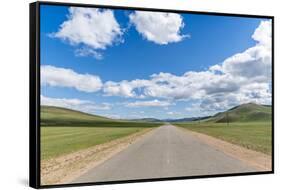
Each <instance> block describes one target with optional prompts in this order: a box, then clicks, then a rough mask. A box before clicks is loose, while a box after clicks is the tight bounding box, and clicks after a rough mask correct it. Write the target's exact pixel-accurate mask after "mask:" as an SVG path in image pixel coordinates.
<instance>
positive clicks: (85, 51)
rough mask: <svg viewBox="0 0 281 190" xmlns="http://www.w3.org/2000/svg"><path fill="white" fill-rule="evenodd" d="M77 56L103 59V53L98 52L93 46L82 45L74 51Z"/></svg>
mask: <svg viewBox="0 0 281 190" xmlns="http://www.w3.org/2000/svg"><path fill="white" fill-rule="evenodd" d="M74 54H75V56H77V57H94V58H96V59H98V60H101V59H103V55H102V54H101V53H100V52H97V51H95V50H93V49H91V48H87V47H82V48H78V49H76V50H75V51H74Z"/></svg>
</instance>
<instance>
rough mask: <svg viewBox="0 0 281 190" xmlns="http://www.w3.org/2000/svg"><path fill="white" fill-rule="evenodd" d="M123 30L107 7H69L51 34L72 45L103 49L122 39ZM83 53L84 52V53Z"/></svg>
mask: <svg viewBox="0 0 281 190" xmlns="http://www.w3.org/2000/svg"><path fill="white" fill-rule="evenodd" d="M122 34H123V30H122V28H121V27H120V25H119V23H118V22H117V20H116V19H115V17H114V13H113V11H111V10H108V9H97V8H79V7H70V8H69V14H68V16H67V20H65V21H64V22H63V23H62V24H61V25H60V28H59V29H58V31H57V32H55V33H52V34H51V36H52V37H55V38H59V39H62V40H64V41H66V42H68V43H70V44H71V45H73V46H77V45H82V46H86V47H87V48H91V49H94V50H99V49H101V50H104V49H106V48H107V47H108V46H112V45H113V44H114V43H119V42H121V41H122ZM84 55H85V54H84Z"/></svg>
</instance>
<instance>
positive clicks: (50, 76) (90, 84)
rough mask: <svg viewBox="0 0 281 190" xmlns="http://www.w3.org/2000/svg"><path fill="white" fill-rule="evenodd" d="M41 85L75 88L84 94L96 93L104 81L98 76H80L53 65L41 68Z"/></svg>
mask: <svg viewBox="0 0 281 190" xmlns="http://www.w3.org/2000/svg"><path fill="white" fill-rule="evenodd" d="M41 84H42V85H50V86H54V87H69V88H75V89H76V90H79V91H83V92H96V91H98V90H100V89H101V87H102V81H101V79H100V78H99V77H98V76H96V75H90V74H79V73H76V72H75V71H73V70H71V69H66V68H60V67H54V66H51V65H42V66H41Z"/></svg>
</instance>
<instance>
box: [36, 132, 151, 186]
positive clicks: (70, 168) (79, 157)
mask: <svg viewBox="0 0 281 190" xmlns="http://www.w3.org/2000/svg"><path fill="white" fill-rule="evenodd" d="M151 130H152V129H144V130H142V131H140V132H137V133H134V134H132V135H129V136H127V137H123V138H120V139H116V140H113V141H110V142H107V143H104V144H100V145H96V146H93V147H90V148H87V149H83V150H80V151H77V152H74V153H70V154H67V155H63V156H59V157H57V158H53V159H48V160H43V161H42V162H41V185H50V184H53V185H54V184H66V183H71V181H72V180H73V179H75V178H77V177H79V176H80V175H82V174H84V173H85V172H87V171H88V170H89V169H92V168H94V167H96V166H97V165H99V164H101V163H103V162H104V161H106V160H108V159H109V158H111V157H112V156H113V155H115V154H117V153H118V152H120V151H122V150H124V149H126V148H127V147H128V146H129V145H130V144H132V143H134V142H136V141H137V140H138V139H141V138H142V137H143V136H144V135H146V134H147V133H148V132H150V131H151Z"/></svg>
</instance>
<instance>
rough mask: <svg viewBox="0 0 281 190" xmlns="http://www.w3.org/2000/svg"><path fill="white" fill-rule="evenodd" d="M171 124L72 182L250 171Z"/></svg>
mask: <svg viewBox="0 0 281 190" xmlns="http://www.w3.org/2000/svg"><path fill="white" fill-rule="evenodd" d="M253 171H256V169H255V168H252V167H250V166H247V165H246V164H244V163H243V162H241V161H239V160H237V159H234V158H232V157H230V156H228V155H226V154H224V153H223V152H220V151H219V150H216V149H215V148H213V147H211V146H209V145H207V144H204V143H203V142H201V141H200V140H199V139H198V138H196V137H194V136H192V135H190V134H189V133H188V132H185V131H183V130H181V129H179V128H177V127H175V126H173V125H164V126H161V127H159V128H157V129H155V130H154V131H153V132H152V133H150V134H148V135H146V136H145V137H144V138H142V139H140V140H139V141H137V142H136V143H134V144H132V145H130V146H129V147H128V148H127V149H125V150H123V151H121V152H119V153H118V154H116V155H115V156H113V157H112V158H110V159H109V160H107V161H105V162H104V163H103V164H101V165H99V166H97V167H95V168H93V169H91V170H90V171H88V172H87V173H85V174H83V175H82V176H80V177H79V178H77V179H76V180H74V181H73V183H85V182H101V181H117V180H132V179H148V178H165V177H179V176H195V175H210V174H225V173H241V172H253Z"/></svg>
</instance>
